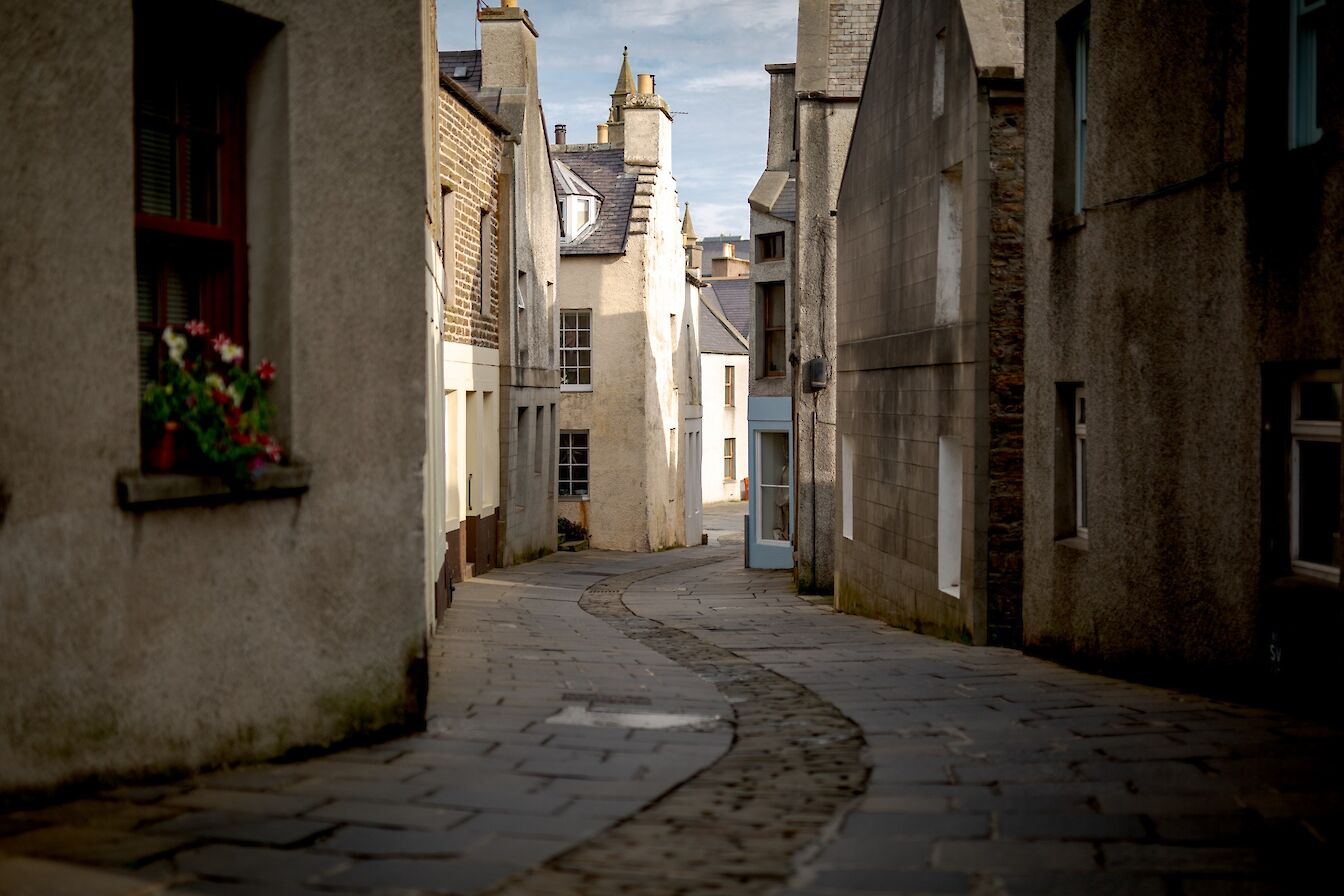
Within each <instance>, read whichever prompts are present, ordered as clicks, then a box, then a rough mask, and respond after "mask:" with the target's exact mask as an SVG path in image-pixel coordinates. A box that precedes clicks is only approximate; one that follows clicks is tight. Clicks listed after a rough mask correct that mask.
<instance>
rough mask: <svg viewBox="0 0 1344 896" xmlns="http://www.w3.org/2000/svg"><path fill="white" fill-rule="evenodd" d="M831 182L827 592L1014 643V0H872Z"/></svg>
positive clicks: (977, 638) (1017, 343)
mask: <svg viewBox="0 0 1344 896" xmlns="http://www.w3.org/2000/svg"><path fill="white" fill-rule="evenodd" d="M868 75H869V77H868V81H867V84H866V85H865V87H864V91H863V99H862V102H861V103H860V105H859V112H858V118H857V121H856V122H855V125H854V135H853V139H852V142H851V146H850V151H849V160H848V164H847V165H846V168H845V173H844V182H843V184H842V186H841V189H840V199H839V206H838V216H837V223H838V231H839V237H838V244H837V286H838V301H837V324H838V332H839V337H838V341H839V355H838V359H837V364H836V390H835V391H836V392H837V401H838V412H839V417H838V422H839V427H838V430H839V440H840V444H839V448H840V450H839V454H840V463H839V500H838V501H837V502H836V505H837V506H836V508H835V516H834V518H833V519H834V522H835V531H836V533H837V535H838V538H837V564H836V592H835V600H836V607H837V608H839V609H842V610H845V611H848V612H856V613H864V614H867V615H872V616H877V617H879V618H881V619H885V620H888V621H890V622H893V623H896V624H898V625H902V626H905V627H907V628H912V629H915V630H916V631H923V632H928V633H931V634H937V635H941V636H942V637H946V638H952V639H959V640H965V641H968V642H970V643H975V644H986V643H989V644H1005V645H1016V644H1018V643H1019V640H1020V631H1021V601H1022V391H1023V369H1022V363H1023V334H1022V299H1023V296H1022V292H1023V282H1024V269H1023V258H1022V214H1023V211H1022V208H1023V206H1022V191H1023V158H1022V154H1023V147H1024V136H1023V133H1022V127H1023V121H1022V117H1023V108H1022V103H1023V93H1022V90H1023V84H1022V18H1021V3H1020V2H1014V0H911V2H908V3H897V4H887V5H885V6H884V7H883V9H882V15H881V19H880V21H879V23H878V26H877V32H876V36H875V38H874V41H873V62H872V66H871V67H870V69H869V72H868Z"/></svg>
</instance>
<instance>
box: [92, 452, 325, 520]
mask: <svg viewBox="0 0 1344 896" xmlns="http://www.w3.org/2000/svg"><path fill="white" fill-rule="evenodd" d="M311 475H312V468H311V467H309V466H308V465H307V464H293V465H290V466H285V467H276V466H267V467H265V468H263V469H262V471H261V475H260V476H258V477H257V478H256V479H255V480H254V481H253V482H252V483H251V484H250V485H247V486H246V487H244V488H241V489H235V488H230V487H229V485H228V484H227V483H226V482H225V481H224V480H223V479H221V478H219V477H218V476H190V475H187V474H183V473H141V472H139V471H129V472H123V473H119V474H117V503H118V504H120V505H121V508H122V509H123V510H127V511H130V512H132V513H143V512H144V511H147V510H163V509H167V508H170V507H193V506H211V505H216V504H232V503H235V502H239V501H261V500H266V499H269V498H292V497H295V496H298V495H301V494H303V493H304V492H306V491H308V482H309V479H310V478H311Z"/></svg>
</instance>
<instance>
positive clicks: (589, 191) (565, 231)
mask: <svg viewBox="0 0 1344 896" xmlns="http://www.w3.org/2000/svg"><path fill="white" fill-rule="evenodd" d="M552 169H553V171H554V172H555V190H556V193H557V195H558V196H559V198H560V217H561V221H560V226H561V233H562V239H563V241H564V242H566V243H573V242H576V241H578V240H581V239H583V238H584V237H586V236H587V235H588V234H589V233H591V232H592V229H593V227H594V226H595V225H596V224H597V215H598V213H599V212H600V211H601V210H602V196H601V194H600V193H598V192H597V191H596V190H594V189H593V188H592V186H591V185H590V184H588V183H587V182H586V181H585V180H584V179H583V178H581V177H579V176H578V175H577V174H575V173H574V170H573V169H572V168H570V167H569V166H568V165H566V164H565V163H564V162H561V161H560V160H559V159H556V160H555V161H554V162H553V163H552Z"/></svg>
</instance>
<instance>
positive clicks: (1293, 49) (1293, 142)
mask: <svg viewBox="0 0 1344 896" xmlns="http://www.w3.org/2000/svg"><path fill="white" fill-rule="evenodd" d="M1324 8H1325V0H1289V2H1288V148H1289V149H1296V148H1298V147H1299V146H1310V145H1311V144H1313V143H1315V142H1316V141H1318V140H1320V139H1321V137H1322V135H1323V134H1324V133H1325V132H1324V131H1322V130H1321V126H1320V121H1319V120H1318V119H1317V114H1318V110H1317V102H1316V100H1317V94H1318V91H1319V90H1320V84H1321V78H1320V70H1319V65H1320V54H1319V51H1318V47H1319V29H1320V24H1319V23H1320V20H1321V15H1319V13H1320V12H1321V10H1323V9H1324ZM1304 68H1307V69H1309V70H1310V71H1309V72H1304V71H1303V69H1304ZM1304 75H1306V77H1303V76H1304ZM1308 110H1309V114H1310V116H1311V118H1310V120H1307V119H1306V117H1305V116H1306V114H1308Z"/></svg>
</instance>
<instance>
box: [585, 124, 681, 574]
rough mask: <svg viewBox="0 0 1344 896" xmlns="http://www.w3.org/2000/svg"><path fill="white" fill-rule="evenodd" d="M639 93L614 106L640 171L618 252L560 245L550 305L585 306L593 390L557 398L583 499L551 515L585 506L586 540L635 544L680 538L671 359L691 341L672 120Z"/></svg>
mask: <svg viewBox="0 0 1344 896" xmlns="http://www.w3.org/2000/svg"><path fill="white" fill-rule="evenodd" d="M643 100H644V102H645V103H646V105H645V106H643V107H636V106H630V107H627V108H626V109H625V112H624V114H625V123H626V140H625V159H626V166H627V171H628V172H630V173H633V174H634V175H635V176H636V177H637V178H638V184H637V186H636V188H635V198H634V206H633V209H632V212H631V216H630V225H629V237H628V240H627V243H626V249H625V254H624V255H601V256H579V255H569V256H564V257H563V258H562V261H561V277H560V284H559V286H560V308H562V309H566V308H591V309H592V311H593V318H592V320H593V355H592V361H593V389H592V391H591V392H562V393H561V400H560V427H561V429H562V430H583V429H586V430H588V431H589V481H590V499H589V501H587V502H581V501H576V500H569V499H562V500H561V501H560V505H559V509H560V514H561V515H562V516H565V517H566V518H569V519H574V520H577V521H580V522H585V515H586V525H588V528H589V531H590V533H591V543H592V546H593V547H598V548H608V549H612V550H635V551H647V550H657V549H660V548H664V547H671V546H675V545H679V544H682V543H684V540H685V533H686V507H685V475H684V467H683V463H684V458H683V457H682V454H683V452H682V450H681V446H682V445H683V444H684V439H683V435H684V434H683V433H682V432H681V431H680V427H681V426H682V424H683V421H684V420H685V419H686V414H687V413H688V411H689V407H688V406H690V405H692V404H693V402H692V401H690V400H688V399H687V397H686V396H685V395H684V394H683V393H684V392H685V391H687V389H688V386H686V385H681V386H679V384H680V383H684V381H685V378H686V373H687V370H688V369H689V367H688V365H687V363H686V361H685V360H683V361H682V362H681V368H680V369H679V368H678V366H677V365H678V360H677V359H678V351H679V349H681V350H683V351H684V350H686V349H687V348H689V349H691V350H694V345H693V344H692V345H690V346H685V345H684V344H683V342H682V339H683V330H682V324H683V323H684V320H683V318H684V316H685V309H686V307H687V305H688V299H687V295H688V294H687V288H686V275H685V253H684V251H683V249H682V243H681V216H680V207H679V205H678V203H677V194H676V182H675V180H674V179H673V177H672V175H671V172H670V170H669V168H668V165H669V163H670V159H671V122H670V121H669V116H668V115H667V113H666V112H665V111H664V108H663V107H661V100H657V98H656V97H645V98H643ZM655 100H657V102H656V103H655V102H654V101H655ZM693 338H694V336H692V339H693ZM692 397H693V396H692ZM580 505H586V506H580Z"/></svg>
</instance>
